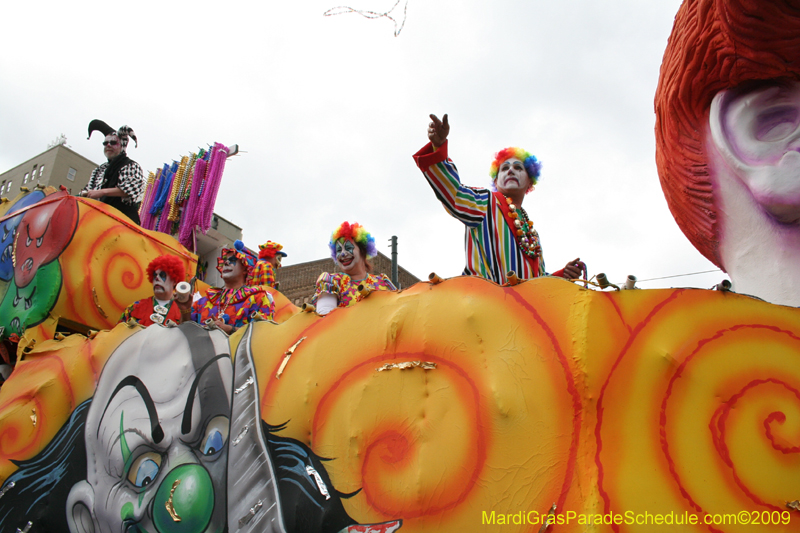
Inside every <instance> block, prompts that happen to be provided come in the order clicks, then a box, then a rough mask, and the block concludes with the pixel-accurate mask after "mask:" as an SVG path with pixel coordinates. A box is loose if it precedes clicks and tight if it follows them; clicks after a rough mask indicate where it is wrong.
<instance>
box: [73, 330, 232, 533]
mask: <svg viewBox="0 0 800 533" xmlns="http://www.w3.org/2000/svg"><path fill="white" fill-rule="evenodd" d="M227 352H228V345H227V341H226V339H225V338H224V335H222V334H221V333H220V332H218V331H206V330H203V329H202V328H200V327H199V326H197V325H196V324H193V323H185V324H182V325H181V326H179V327H175V328H162V327H151V328H147V329H145V330H143V331H141V332H139V333H136V334H135V335H133V336H131V337H130V338H129V339H127V340H126V341H125V342H123V343H122V344H121V345H120V347H119V348H117V350H116V351H115V352H114V354H112V356H111V358H110V359H109V361H108V363H107V364H106V366H105V367H104V369H103V372H102V375H101V376H100V381H99V383H98V386H97V390H96V393H95V396H94V398H93V399H92V404H91V407H90V408H89V412H88V415H87V420H86V427H85V440H86V449H87V475H86V480H85V481H80V482H78V483H76V484H75V485H74V486H73V488H72V490H71V491H70V494H69V497H68V499H67V515H68V516H67V518H68V521H69V525H70V530H71V531H72V532H73V533H90V532H91V533H103V532H109V533H110V532H112V531H113V532H119V531H120V523H121V524H122V526H123V531H125V532H126V533H134V532H135V533H144V532H148V533H167V532H175V533H178V532H184V531H187V532H192V533H206V532H216V531H220V530H221V529H222V528H223V527H224V525H225V520H226V518H225V517H226V507H227V502H226V486H225V484H226V469H227V454H228V428H229V418H230V413H231V405H230V397H231V391H230V389H231V383H232V369H231V359H230V355H229V354H228V353H227ZM176 517H177V518H178V519H181V517H182V521H178V520H176Z"/></svg>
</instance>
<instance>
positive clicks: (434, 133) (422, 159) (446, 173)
mask: <svg viewBox="0 0 800 533" xmlns="http://www.w3.org/2000/svg"><path fill="white" fill-rule="evenodd" d="M449 132H450V125H449V124H448V122H447V115H444V120H439V119H438V118H436V115H431V123H430V124H429V125H428V138H429V139H430V140H431V142H430V143H428V144H426V145H425V146H424V147H423V148H422V149H421V150H420V151H419V152H417V153H416V154H414V161H415V162H416V163H417V166H418V167H419V169H420V170H421V171H422V173H423V174H424V175H425V179H427V180H428V184H429V185H430V186H431V188H432V189H433V192H434V193H435V194H436V198H438V199H439V201H440V202H442V205H443V206H444V208H445V209H446V210H447V212H448V213H450V214H451V215H452V216H453V217H455V218H457V219H458V220H460V221H461V222H463V223H464V224H466V225H467V226H479V225H480V224H481V222H483V219H484V217H485V216H486V211H487V210H488V206H489V197H490V194H491V191H489V190H488V189H483V188H477V187H475V188H473V187H467V186H465V185H463V184H462V183H461V179H460V178H459V176H458V170H457V169H456V166H455V164H454V163H453V161H451V160H450V159H449V158H448V157H447V134H448V133H449ZM434 142H441V143H442V144H441V145H440V146H439V147H438V148H434Z"/></svg>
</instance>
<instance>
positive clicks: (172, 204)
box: [168, 156, 189, 222]
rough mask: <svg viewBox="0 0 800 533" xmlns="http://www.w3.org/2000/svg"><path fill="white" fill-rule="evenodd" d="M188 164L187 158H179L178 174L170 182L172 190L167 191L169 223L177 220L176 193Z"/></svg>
mask: <svg viewBox="0 0 800 533" xmlns="http://www.w3.org/2000/svg"><path fill="white" fill-rule="evenodd" d="M188 163H189V156H183V157H181V162H180V164H179V165H178V172H177V173H176V174H175V177H174V178H173V181H172V189H171V190H170V191H169V202H168V205H169V215H168V218H169V220H170V221H171V222H175V221H176V220H178V202H177V199H178V191H179V190H180V188H181V184H182V183H183V180H184V176H185V175H186V165H187V164H188Z"/></svg>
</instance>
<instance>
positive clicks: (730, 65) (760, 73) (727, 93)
mask: <svg viewBox="0 0 800 533" xmlns="http://www.w3.org/2000/svg"><path fill="white" fill-rule="evenodd" d="M799 30H800V13H798V10H797V5H796V3H792V2H765V3H763V4H761V3H756V4H748V3H745V2H729V1H719V2H697V1H686V2H684V3H683V5H681V8H680V10H679V11H678V14H677V15H676V17H675V25H674V27H673V29H672V35H671V36H670V38H669V42H668V44H667V48H666V51H665V52H664V61H663V63H662V66H661V73H660V77H659V83H658V89H657V91H656V96H655V111H656V164H657V166H658V174H659V178H660V180H661V187H662V189H663V190H664V196H665V197H666V199H667V203H668V205H669V208H670V211H671V212H672V214H673V216H674V217H675V220H676V222H677V223H678V226H680V228H681V230H682V231H683V232H684V234H685V235H686V237H687V238H688V239H689V240H690V241H691V242H692V244H693V245H694V246H695V248H697V250H698V251H699V252H700V253H702V254H703V255H704V256H705V257H706V258H707V259H708V260H709V261H711V262H712V263H714V264H715V265H717V266H718V267H720V268H721V269H723V270H724V271H726V272H727V273H728V274H729V275H730V277H731V281H732V282H733V289H734V290H735V291H737V292H743V293H746V294H752V295H755V296H758V297H760V298H763V299H765V300H767V301H770V302H772V303H777V304H783V305H791V306H800V274H798V272H799V271H798V269H797V265H798V264H799V263H800V42H798V40H797V34H798V31H799Z"/></svg>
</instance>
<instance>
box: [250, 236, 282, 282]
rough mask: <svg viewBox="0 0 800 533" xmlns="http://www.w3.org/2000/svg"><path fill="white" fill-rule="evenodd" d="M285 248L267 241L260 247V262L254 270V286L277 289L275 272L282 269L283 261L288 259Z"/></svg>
mask: <svg viewBox="0 0 800 533" xmlns="http://www.w3.org/2000/svg"><path fill="white" fill-rule="evenodd" d="M282 250H283V246H282V245H280V244H278V243H277V242H272V241H267V242H265V243H264V244H260V245H259V246H258V262H256V266H255V269H254V270H253V279H252V282H251V284H252V285H266V286H267V287H275V286H276V283H275V271H276V270H277V269H279V268H280V267H281V259H282V258H284V257H286V252H284V251H282Z"/></svg>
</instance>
